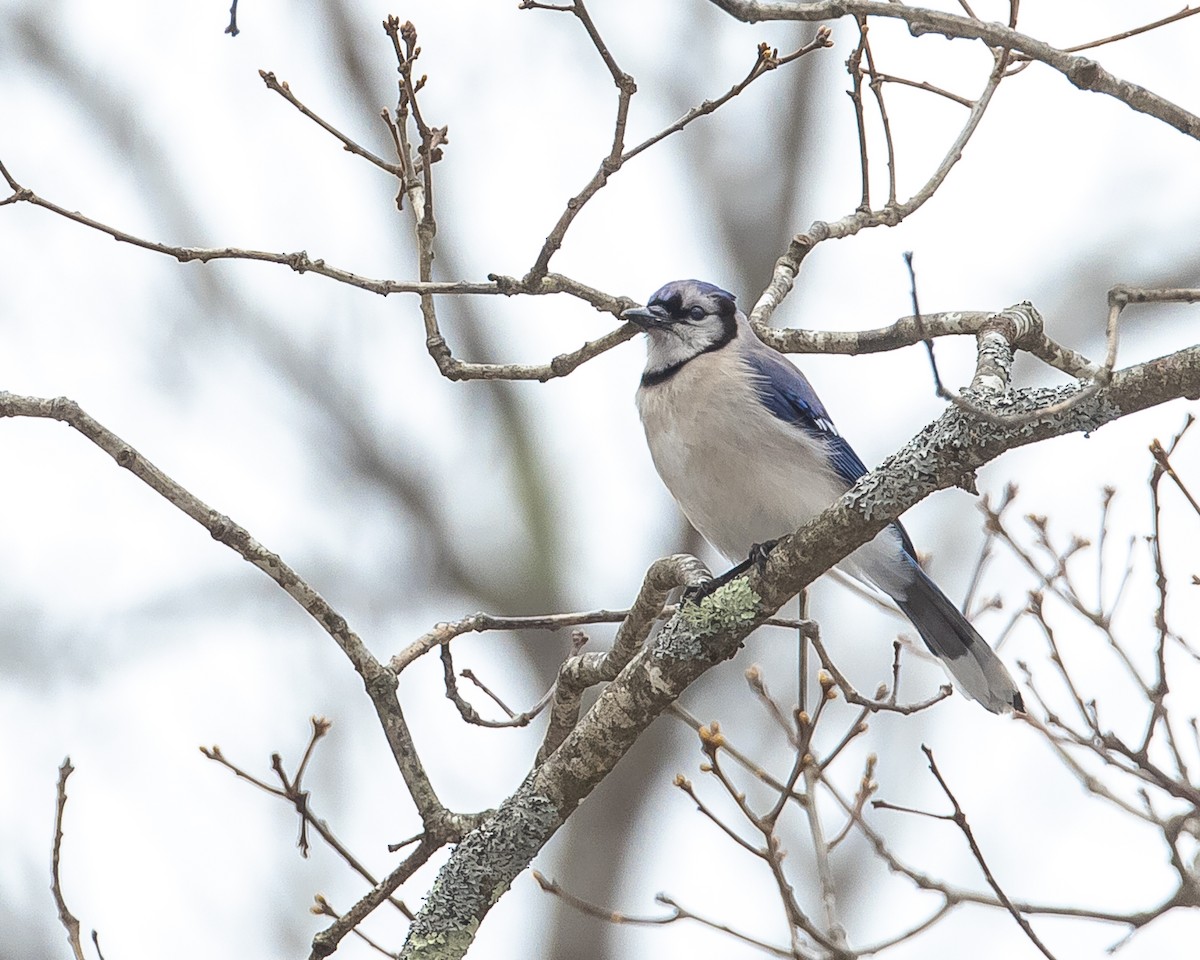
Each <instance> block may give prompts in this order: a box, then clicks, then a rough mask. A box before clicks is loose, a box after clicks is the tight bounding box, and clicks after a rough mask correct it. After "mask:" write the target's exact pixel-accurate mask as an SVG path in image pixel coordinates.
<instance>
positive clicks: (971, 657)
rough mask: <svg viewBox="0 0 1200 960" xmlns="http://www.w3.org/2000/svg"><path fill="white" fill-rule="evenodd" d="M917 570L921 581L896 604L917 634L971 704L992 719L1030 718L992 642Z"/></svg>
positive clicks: (918, 578) (915, 568) (911, 585)
mask: <svg viewBox="0 0 1200 960" xmlns="http://www.w3.org/2000/svg"><path fill="white" fill-rule="evenodd" d="M913 569H914V571H915V573H916V576H915V577H914V579H913V580H912V581H911V582H910V583H909V584H907V586H906V590H905V596H904V597H893V599H894V600H895V601H896V603H897V605H898V606H899V607H900V609H901V610H903V611H904V615H905V616H906V617H908V619H909V620H911V621H912V624H913V626H914V627H916V628H917V632H918V633H919V634H920V635H921V639H922V640H924V641H925V646H927V647H928V648H929V649H930V650H931V651H932V652H933V653H934V655H935V656H937V658H938V659H939V660H941V661H942V663H943V664H944V665H945V667H946V669H947V670H948V671H949V672H950V675H951V676H952V677H953V678H954V680H955V681H956V682H957V684H958V688H959V689H960V690H961V691H962V692H963V693H964V694H966V696H967V697H968V698H970V699H971V700H978V701H979V703H981V704H982V705H983V706H984V707H986V708H987V709H988V710H991V711H992V713H1007V712H1009V711H1011V710H1018V711H1020V712H1021V713H1024V712H1025V704H1024V702H1023V701H1022V699H1021V694H1020V691H1018V690H1017V685H1016V684H1015V683H1014V682H1013V678H1012V676H1011V675H1010V674H1009V672H1008V669H1007V668H1006V667H1005V666H1004V664H1003V663H1002V662H1001V661H1000V658H999V657H997V656H996V654H995V653H994V652H993V651H992V648H991V647H989V646H988V645H987V641H986V640H984V639H983V637H981V636H980V635H979V633H978V632H977V631H976V630H975V628H974V627H972V626H971V624H970V623H968V622H967V619H966V617H964V616H963V615H962V614H961V613H959V612H958V608H957V607H956V606H955V605H954V604H953V603H951V602H950V599H949V598H948V597H947V596H946V595H945V594H944V593H942V591H941V590H939V589H938V586H937V584H935V583H934V582H933V581H932V580H930V579H929V577H927V576H926V575H925V572H924V571H923V570H921V569H920V568H919V567H917V565H916V564H915V563H914V564H913Z"/></svg>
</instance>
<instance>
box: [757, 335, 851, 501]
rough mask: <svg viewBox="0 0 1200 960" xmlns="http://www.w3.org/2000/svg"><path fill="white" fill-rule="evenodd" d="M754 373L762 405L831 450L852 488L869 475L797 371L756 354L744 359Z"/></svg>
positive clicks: (769, 356)
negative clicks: (818, 439)
mask: <svg viewBox="0 0 1200 960" xmlns="http://www.w3.org/2000/svg"><path fill="white" fill-rule="evenodd" d="M744 359H745V361H746V363H748V364H749V365H750V369H751V370H753V371H754V373H755V374H756V376H755V378H754V379H755V388H756V390H757V392H758V399H759V400H760V401H761V402H762V405H763V406H764V407H766V408H767V409H768V410H770V411H771V412H772V413H773V414H775V416H777V417H778V418H779V419H780V420H783V421H785V422H787V423H791V424H794V425H795V426H797V427H799V428H800V429H801V430H803V431H805V432H806V433H808V434H810V435H812V436H815V437H818V438H820V439H821V440H822V441H823V442H824V443H825V445H826V446H827V447H828V449H829V456H830V460H831V461H832V465H833V469H834V470H835V471H836V472H837V475H838V476H839V477H841V478H842V479H843V480H845V481H846V483H848V484H853V483H854V481H855V480H857V479H858V478H859V477H861V476H862V475H863V474H864V473H866V472H867V468H866V467H865V466H864V465H863V462H862V461H861V460H860V459H859V458H858V454H857V453H855V452H854V450H853V449H851V447H850V444H848V443H847V442H846V440H845V438H844V437H843V436H842V435H841V434H840V433H838V430H837V427H835V426H834V425H833V420H831V419H830V417H829V411H827V410H826V409H825V404H823V403H821V398H820V397H818V396H817V392H816V391H815V390H814V389H813V388H812V384H810V383H809V382H808V378H807V377H805V376H804V374H803V373H801V372H800V371H799V370H798V369H797V368H796V367H794V366H792V364H790V363H788V361H787V360H785V359H784V358H783V357H782V356H781V355H780V354H777V353H774V352H772V353H765V352H764V353H758V352H755V353H752V354H749V355H746V356H745V357H744Z"/></svg>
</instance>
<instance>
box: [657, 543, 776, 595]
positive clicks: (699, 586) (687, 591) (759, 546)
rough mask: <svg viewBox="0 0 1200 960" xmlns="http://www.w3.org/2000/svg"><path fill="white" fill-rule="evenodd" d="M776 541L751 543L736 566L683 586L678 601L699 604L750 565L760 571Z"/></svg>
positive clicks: (763, 567) (764, 567) (762, 569)
mask: <svg viewBox="0 0 1200 960" xmlns="http://www.w3.org/2000/svg"><path fill="white" fill-rule="evenodd" d="M777 543H779V541H778V540H766V541H764V542H763V543H756V544H754V545H752V546H751V547H750V556H748V557H747V558H746V559H745V560H743V561H742V562H741V563H739V564H737V565H736V566H733V567H730V568H729V569H728V570H726V571H725V572H724V573H723V574H721V575H720V576H719V577H710V578H709V579H708V580H704V581H702V582H700V583H694V584H692V585H691V586H690V587H685V588H684V590H683V596H682V597H681V598H680V602H681V603H694V604H697V605H699V604H700V603H701V601H703V600H704V598H705V597H711V596H712V595H713V594H714V593H716V592H717V591H718V590H720V589H721V587H723V586H725V584H727V583H730V582H731V581H733V580H736V579H737V578H738V577H740V576H741V575H742V574H743V573H745V572H746V571H747V570H749V569H750V568H751V567H754V568H755V569H757V570H758V572H759V573H762V572H763V571H764V570H765V569H766V566H767V558H768V557H769V556H770V555H771V551H772V550H774V549H775V544H777Z"/></svg>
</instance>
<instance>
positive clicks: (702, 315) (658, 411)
mask: <svg viewBox="0 0 1200 960" xmlns="http://www.w3.org/2000/svg"><path fill="white" fill-rule="evenodd" d="M621 316H622V317H623V318H624V319H626V320H629V321H632V322H633V323H635V324H637V325H638V326H639V327H641V328H642V330H643V331H645V333H646V336H647V349H646V369H645V372H644V373H643V374H642V382H641V386H640V387H639V388H638V391H637V406H638V411H639V413H640V414H641V417H642V425H643V426H644V427H645V429H646V440H647V442H648V443H649V445H650V455H651V457H652V458H653V459H654V466H655V467H656V468H657V469H658V473H659V476H660V477H662V479H663V482H664V483H665V484H666V485H667V489H668V490H670V491H671V495H672V496H673V497H674V498H675V499H676V501H677V502H678V503H679V506H680V507H681V508H682V510H683V512H684V514H686V515H687V518H688V520H690V521H691V522H692V525H693V526H694V527H695V528H696V529H697V530H699V531H700V533H701V534H702V535H703V536H704V538H705V539H706V540H708V542H709V543H711V544H712V545H713V546H714V547H715V548H716V549H717V550H719V551H720V552H721V553H722V554H724V555H725V557H726V558H727V559H728V560H729V561H730V562H732V563H737V562H738V561H741V560H743V559H745V558H746V557H748V556H763V555H765V554H763V553H762V550H763V548H764V547H765V548H766V549H768V550H769V548H770V545H771V544H773V543H774V541H775V540H776V539H778V538H779V537H783V536H786V535H787V534H790V533H793V532H794V531H796V530H797V529H799V528H800V527H801V526H803V525H804V524H805V523H807V522H808V521H809V520H811V519H813V518H814V517H815V516H817V514H819V513H820V512H821V511H822V510H824V509H825V508H826V507H828V506H830V505H832V504H833V503H834V502H835V501H836V500H838V499H839V498H840V497H841V496H842V494H844V493H845V492H846V491H847V490H849V489H850V487H851V486H852V485H853V484H854V482H855V481H856V480H857V479H858V478H859V477H861V476H862V475H863V474H865V473H866V472H867V468H866V467H865V466H863V462H862V461H861V460H860V459H859V458H858V455H857V454H856V453H855V452H854V451H853V450H852V449H851V448H850V445H849V444H848V443H847V442H846V441H845V440H844V439H843V438H842V435H841V434H840V433H838V431H837V428H836V427H835V426H834V425H833V421H832V420H831V419H830V417H829V414H828V413H827V412H826V410H825V407H824V405H823V404H822V403H821V401H820V399H819V398H818V397H817V394H816V392H815V391H814V390H813V388H812V386H810V385H809V382H808V380H807V379H806V378H805V376H804V374H803V373H801V372H800V371H799V370H798V369H797V368H796V367H795V366H794V365H793V364H792V363H791V362H790V361H789V360H788V359H787V358H785V357H784V356H783V354H781V353H779V352H778V351H776V350H772V349H771V348H770V347H768V346H767V345H766V344H764V343H763V342H762V341H761V340H759V339H758V337H757V336H755V334H754V331H753V330H751V328H750V324H749V323H748V322H747V320H746V316H745V314H743V313H742V312H741V311H740V310H738V308H737V306H736V305H735V303H734V297H733V295H732V294H730V293H727V292H726V291H724V290H722V289H721V288H720V287H716V286H713V285H712V284H711V283H703V282H701V281H699V280H676V281H674V282H672V283H668V284H667V285H666V286H664V287H662V288H661V289H660V290H659V291H658V292H657V293H655V294H654V295H653V296H652V297H651V298H650V302H649V303H647V304H646V306H644V307H636V308H634V309H632V310H626V311H625V312H624V313H622V314H621ZM839 566H840V567H841V569H843V570H844V571H845V572H846V573H848V574H850V575H851V576H853V577H855V578H856V579H859V580H862V581H864V582H866V583H868V584H870V585H872V586H874V587H877V588H878V589H880V590H882V591H883V592H884V593H886V594H887V595H888V596H890V597H891V598H892V599H893V600H894V601H895V602H896V604H897V605H898V606H899V607H900V609H901V610H902V611H904V614H905V616H907V617H908V619H909V620H911V621H912V623H913V626H915V627H916V628H917V632H918V633H919V634H920V635H921V638H922V639H923V640H924V641H925V645H926V646H927V647H929V649H930V650H931V651H932V652H933V653H934V654H935V655H936V656H937V657H938V658H939V659H940V660H941V662H942V663H943V664H944V665H945V667H946V669H947V670H948V671H949V673H950V675H951V676H952V677H953V678H954V680H955V681H956V682H957V684H958V687H959V689H960V690H961V691H962V692H963V693H964V694H966V695H967V697H969V698H970V699H972V700H978V701H979V702H980V703H981V704H982V705H983V706H984V707H986V708H987V709H988V710H991V711H992V712H993V713H1000V712H1002V711H1009V710H1012V709H1014V708H1015V709H1016V710H1020V711H1024V709H1025V707H1024V704H1023V703H1022V701H1021V694H1020V693H1019V692H1018V691H1017V688H1016V684H1014V683H1013V679H1012V677H1011V676H1010V675H1009V673H1008V670H1007V669H1005V667H1004V664H1003V663H1001V662H1000V659H999V658H998V657H997V656H996V654H995V653H993V652H992V649H991V648H990V647H989V646H988V645H987V643H986V641H984V639H983V638H982V637H981V636H980V635H979V634H978V633H977V632H976V630H975V628H974V627H972V626H971V624H970V623H968V622H967V620H966V618H965V617H964V616H963V615H962V614H961V613H959V611H958V608H957V607H955V605H954V604H953V603H951V602H950V600H949V599H948V598H947V597H946V595H945V594H944V593H942V591H941V590H939V589H938V587H937V585H936V584H935V583H934V582H933V581H932V580H930V579H929V577H928V576H927V575H926V574H925V572H924V571H923V570H922V569H921V568H920V566H919V565H918V564H917V559H916V551H915V550H914V549H913V545H912V542H911V541H910V540H909V538H908V534H907V533H905V531H904V527H902V526H901V525H900V523H899V522H896V523H892V524H891V525H889V526H888V527H886V528H885V529H883V530H881V531H880V532H879V533H878V534H877V535H876V536H875V538H874V539H873V540H870V541H869V542H867V543H865V544H863V545H862V546H861V547H859V548H858V549H857V550H855V551H854V552H853V553H851V554H850V555H849V556H848V557H846V559H845V560H843V561H842V562H841V563H840V564H839Z"/></svg>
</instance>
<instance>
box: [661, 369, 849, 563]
mask: <svg viewBox="0 0 1200 960" xmlns="http://www.w3.org/2000/svg"><path fill="white" fill-rule="evenodd" d="M740 363H741V361H739V360H738V359H737V358H736V356H735V355H732V354H728V353H726V352H725V351H719V352H716V353H711V354H702V355H701V356H698V357H696V358H695V359H693V360H692V361H691V362H690V363H688V364H687V365H686V366H684V367H683V368H682V369H680V370H679V372H678V373H676V374H675V375H674V376H673V377H671V378H670V379H669V380H666V381H665V382H663V383H660V384H655V385H653V386H650V387H642V388H641V389H639V390H638V392H637V405H638V411H639V413H641V416H642V425H643V427H645V430H646V441H647V443H648V444H649V445H650V455H651V457H652V458H653V460H654V466H655V467H656V468H657V469H658V473H659V476H661V477H662V479H663V483H665V484H666V485H667V489H668V490H670V491H671V495H672V496H674V497H675V499H676V500H677V501H678V503H679V506H680V507H681V508H682V510H683V512H684V514H685V515H686V516H687V518H688V519H689V520H690V521H691V522H692V525H693V526H694V527H695V528H696V529H697V530H699V531H700V533H701V534H703V536H704V538H705V539H706V540H708V541H709V543H711V544H712V545H713V546H714V547H716V548H717V550H719V551H720V552H721V553H723V554H724V555H725V556H726V557H727V558H728V559H729V560H731V561H734V562H736V561H739V560H743V559H745V557H746V555H747V554H748V552H749V550H750V547H751V546H752V545H753V544H756V543H762V542H764V541H767V540H772V539H775V538H777V537H781V536H784V535H785V534H789V533H792V532H793V531H795V530H796V529H797V528H798V527H800V526H801V525H802V524H804V523H805V522H807V521H808V520H811V519H812V518H813V517H814V516H816V515H817V514H818V513H819V512H820V511H821V510H823V509H824V508H825V507H827V506H829V505H830V504H831V503H833V502H834V501H835V500H836V499H837V498H838V497H840V496H841V495H842V494H843V493H844V492H845V491H846V484H845V483H844V482H843V481H842V480H841V479H840V478H839V477H837V475H836V474H835V473H834V472H833V470H832V469H831V468H830V467H829V466H828V465H827V458H826V457H825V453H824V449H823V446H824V445H823V443H822V442H821V440H820V439H818V438H816V437H812V436H809V435H808V434H806V433H805V432H804V431H802V430H800V429H799V428H797V427H795V426H792V425H791V424H788V423H785V422H784V421H782V420H780V419H779V418H778V417H775V416H772V415H771V414H770V413H769V412H768V411H766V410H765V409H764V408H763V406H762V404H761V403H760V402H759V400H758V398H757V396H756V395H755V392H754V389H753V387H752V385H751V380H750V376H749V372H748V371H742V370H739V369H738V368H737V367H735V366H734V364H740Z"/></svg>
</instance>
